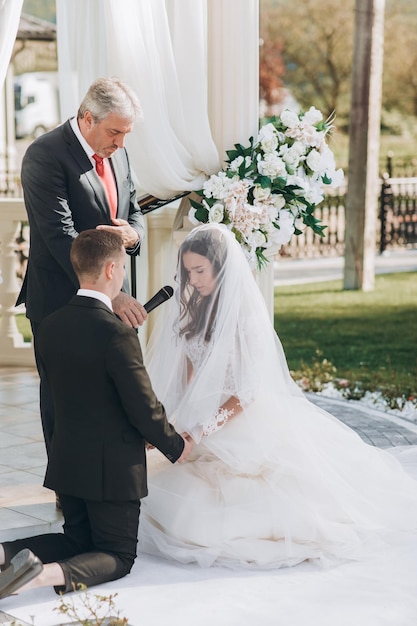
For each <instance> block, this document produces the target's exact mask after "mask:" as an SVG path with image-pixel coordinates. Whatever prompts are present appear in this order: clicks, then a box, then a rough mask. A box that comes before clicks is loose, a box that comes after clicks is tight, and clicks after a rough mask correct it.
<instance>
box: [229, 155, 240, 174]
mask: <svg viewBox="0 0 417 626" xmlns="http://www.w3.org/2000/svg"><path fill="white" fill-rule="evenodd" d="M242 163H243V156H238V157H236V159H234V160H233V161H232V162H231V163H230V165H229V169H230V170H232V172H237V171H238V169H239V167H240V166H241V165H242Z"/></svg>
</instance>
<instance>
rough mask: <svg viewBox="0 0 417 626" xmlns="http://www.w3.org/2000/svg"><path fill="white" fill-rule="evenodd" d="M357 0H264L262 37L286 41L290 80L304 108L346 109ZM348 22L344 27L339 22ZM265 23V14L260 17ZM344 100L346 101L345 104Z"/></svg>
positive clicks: (286, 59) (344, 23)
mask: <svg viewBox="0 0 417 626" xmlns="http://www.w3.org/2000/svg"><path fill="white" fill-rule="evenodd" d="M353 4H354V1H353V0H345V2H343V3H340V0H303V1H301V0H299V1H298V2H291V1H289V2H280V3H279V4H278V3H277V2H274V0H262V3H261V7H262V11H265V12H266V13H267V15H268V19H265V20H264V22H265V24H266V28H265V30H264V32H262V31H261V36H262V38H263V39H264V40H265V41H267V40H268V37H270V38H272V39H273V40H276V41H279V42H281V43H282V54H283V59H284V62H285V69H286V73H285V77H286V84H287V86H288V87H289V88H290V90H291V92H292V95H293V96H294V97H295V98H296V99H297V100H298V102H299V103H300V105H301V107H302V108H308V107H310V106H311V105H312V104H314V105H315V106H317V107H318V108H319V109H321V110H322V112H323V113H324V115H330V114H331V113H332V112H333V111H335V110H337V112H338V116H339V115H340V114H341V113H342V108H343V109H344V111H345V113H346V114H347V111H348V99H349V98H348V96H349V85H350V77H351V71H352V70H351V63H352V40H353V21H354V20H353ZM341 24H342V25H343V30H342V29H341V27H340V25H341ZM261 26H262V20H261ZM342 103H343V107H342Z"/></svg>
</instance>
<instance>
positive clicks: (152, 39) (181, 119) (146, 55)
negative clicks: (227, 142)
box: [57, 0, 220, 198]
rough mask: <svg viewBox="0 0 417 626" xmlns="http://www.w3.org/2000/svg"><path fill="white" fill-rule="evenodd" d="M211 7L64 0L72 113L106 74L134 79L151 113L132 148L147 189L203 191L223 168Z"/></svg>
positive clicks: (63, 38) (63, 75)
mask: <svg viewBox="0 0 417 626" xmlns="http://www.w3.org/2000/svg"><path fill="white" fill-rule="evenodd" d="M206 11H207V8H206V0H139V1H138V0H107V1H106V2H105V3H103V2H100V0H87V1H86V0H72V1H71V2H67V1H66V0H58V1H57V26H58V60H59V71H60V88H61V100H62V105H61V107H62V112H63V115H64V117H69V116H70V115H74V114H75V112H76V110H77V107H78V104H79V102H80V100H81V98H82V97H83V95H84V93H85V91H86V89H87V88H88V85H89V84H90V83H91V82H92V81H93V80H94V79H95V78H97V77H98V76H100V75H112V74H115V75H117V76H120V77H121V78H122V79H123V80H125V81H126V82H127V83H129V84H130V85H131V86H132V87H133V88H134V89H135V91H136V92H137V94H138V96H139V98H140V101H141V104H142V107H143V111H144V121H143V123H142V124H140V125H137V127H136V128H135V129H134V131H133V133H132V134H131V136H129V138H128V149H129V154H130V157H131V160H132V163H133V165H134V169H135V171H136V174H137V176H138V180H139V184H140V187H141V188H142V189H144V190H145V191H146V192H149V193H152V194H154V195H155V196H157V197H160V198H164V197H170V196H171V195H172V194H173V193H175V192H181V191H188V190H193V189H198V188H200V187H201V186H202V183H203V181H204V180H205V178H206V176H207V175H208V174H211V173H213V172H215V171H217V170H218V169H220V161H219V155H218V151H217V148H216V145H215V143H214V141H213V139H212V135H211V130H210V124H209V118H208V112H207V85H208V81H207V71H208V70H207V32H206V31H207V17H206ZM80 15H82V16H83V19H82V20H80ZM80 68H82V71H81V70H80Z"/></svg>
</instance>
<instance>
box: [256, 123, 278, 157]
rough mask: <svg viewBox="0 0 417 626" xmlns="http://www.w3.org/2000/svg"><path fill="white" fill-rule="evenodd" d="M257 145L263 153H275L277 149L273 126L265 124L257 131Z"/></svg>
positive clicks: (275, 132) (275, 133)
mask: <svg viewBox="0 0 417 626" xmlns="http://www.w3.org/2000/svg"><path fill="white" fill-rule="evenodd" d="M257 143H258V144H260V146H261V148H262V150H263V151H264V152H275V150H276V149H277V147H278V137H277V131H276V128H275V126H274V125H273V124H265V126H262V128H261V129H260V131H259V134H258V140H257Z"/></svg>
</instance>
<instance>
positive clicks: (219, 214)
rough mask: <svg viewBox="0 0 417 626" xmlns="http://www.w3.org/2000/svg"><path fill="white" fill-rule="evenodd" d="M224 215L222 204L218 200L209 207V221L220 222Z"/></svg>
mask: <svg viewBox="0 0 417 626" xmlns="http://www.w3.org/2000/svg"><path fill="white" fill-rule="evenodd" d="M223 217H224V206H223V205H222V204H221V203H220V202H216V204H213V206H212V207H211V208H210V209H209V222H216V223H217V224H220V223H221V221H222V220H223Z"/></svg>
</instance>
